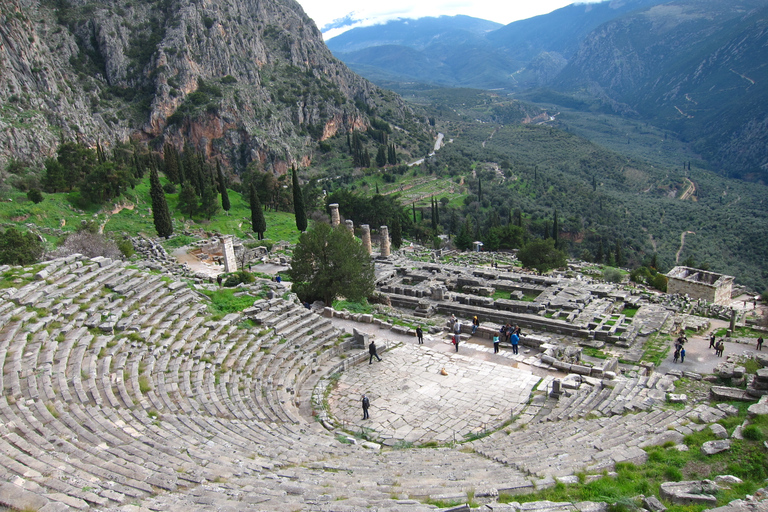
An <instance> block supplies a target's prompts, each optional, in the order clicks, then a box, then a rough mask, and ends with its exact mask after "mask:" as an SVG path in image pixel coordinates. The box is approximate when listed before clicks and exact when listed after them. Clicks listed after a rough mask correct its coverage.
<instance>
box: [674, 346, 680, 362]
mask: <svg viewBox="0 0 768 512" xmlns="http://www.w3.org/2000/svg"><path fill="white" fill-rule="evenodd" d="M678 359H680V349H679V348H676V349H675V353H674V354H673V356H672V362H673V363H676V362H677V360H678Z"/></svg>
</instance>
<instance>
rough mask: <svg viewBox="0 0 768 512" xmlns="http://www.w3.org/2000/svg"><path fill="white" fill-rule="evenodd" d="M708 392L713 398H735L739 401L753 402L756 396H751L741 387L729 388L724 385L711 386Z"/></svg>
mask: <svg viewBox="0 0 768 512" xmlns="http://www.w3.org/2000/svg"><path fill="white" fill-rule="evenodd" d="M709 394H710V395H711V396H712V398H713V399H714V400H729V401H730V400H736V401H739V402H753V401H755V400H757V398H755V397H753V396H752V395H750V394H749V393H747V392H746V391H745V390H743V389H739V388H730V387H726V386H712V387H711V388H710V389H709Z"/></svg>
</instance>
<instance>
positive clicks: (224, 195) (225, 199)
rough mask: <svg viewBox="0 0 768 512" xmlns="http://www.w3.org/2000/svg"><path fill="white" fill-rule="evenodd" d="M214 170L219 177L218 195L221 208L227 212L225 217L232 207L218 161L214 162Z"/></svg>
mask: <svg viewBox="0 0 768 512" xmlns="http://www.w3.org/2000/svg"><path fill="white" fill-rule="evenodd" d="M216 170H217V171H218V175H219V193H220V194H221V207H222V208H223V209H224V211H225V212H227V215H229V209H230V208H231V207H232V205H231V204H230V202H229V192H227V182H226V180H225V179H224V173H223V172H222V170H221V165H220V164H219V161H218V160H217V161H216Z"/></svg>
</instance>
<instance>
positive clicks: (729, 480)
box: [715, 475, 744, 488]
mask: <svg viewBox="0 0 768 512" xmlns="http://www.w3.org/2000/svg"><path fill="white" fill-rule="evenodd" d="M743 482H744V481H743V480H742V479H741V478H739V477H737V476H733V475H717V476H716V477H715V483H716V484H717V485H718V487H721V488H722V487H723V486H728V485H738V484H740V483H743Z"/></svg>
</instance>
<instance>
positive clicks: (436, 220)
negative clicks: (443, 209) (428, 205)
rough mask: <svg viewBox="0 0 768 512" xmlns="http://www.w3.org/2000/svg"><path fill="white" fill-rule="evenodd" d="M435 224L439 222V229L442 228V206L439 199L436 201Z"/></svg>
mask: <svg viewBox="0 0 768 512" xmlns="http://www.w3.org/2000/svg"><path fill="white" fill-rule="evenodd" d="M435 222H437V225H438V227H439V226H440V205H439V204H438V201H437V199H435Z"/></svg>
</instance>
